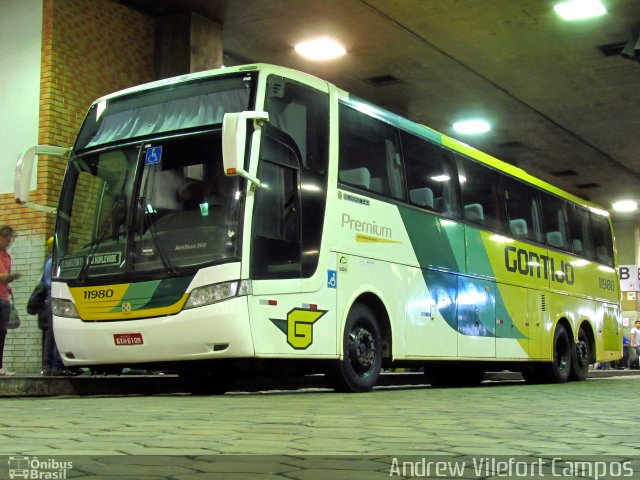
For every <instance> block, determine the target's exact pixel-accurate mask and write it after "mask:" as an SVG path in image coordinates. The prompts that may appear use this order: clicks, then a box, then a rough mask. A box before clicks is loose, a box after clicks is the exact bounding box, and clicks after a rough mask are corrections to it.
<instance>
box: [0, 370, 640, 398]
mask: <svg viewBox="0 0 640 480" xmlns="http://www.w3.org/2000/svg"><path fill="white" fill-rule="evenodd" d="M639 375H640V371H639V370H615V369H611V370H591V371H590V372H589V378H605V377H620V376H639ZM485 381H494V382H496V381H497V382H505V381H514V382H515V381H522V375H520V374H519V373H517V372H487V374H486V375H485ZM425 384H426V382H425V377H424V375H423V374H422V373H421V372H385V373H382V374H381V376H380V380H379V382H378V386H402V385H425ZM313 388H315V389H325V388H329V387H328V385H327V383H326V381H325V378H324V376H323V375H309V376H305V377H299V378H273V377H269V378H263V377H255V378H251V379H240V380H239V381H238V383H237V385H236V386H235V387H234V388H233V389H232V391H234V392H258V391H272V390H284V391H286V390H302V389H313ZM179 393H188V390H187V389H186V388H185V386H184V384H183V383H182V381H181V380H180V378H178V376H177V375H174V374H154V375H146V374H145V375H140V374H122V375H78V376H75V377H54V376H51V377H44V376H41V375H16V376H13V377H4V378H0V397H55V396H99V395H160V394H179Z"/></svg>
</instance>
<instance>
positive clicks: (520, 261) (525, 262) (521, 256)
mask: <svg viewBox="0 0 640 480" xmlns="http://www.w3.org/2000/svg"><path fill="white" fill-rule="evenodd" d="M504 266H505V268H506V269H507V271H509V272H513V273H516V272H517V273H519V274H520V275H526V276H529V277H536V278H544V279H545V280H551V281H552V282H556V283H566V284H567V285H573V284H574V282H575V272H574V270H573V265H571V263H569V262H565V261H564V260H560V261H558V260H557V259H555V258H553V257H549V256H548V255H539V254H537V253H535V252H530V251H528V250H525V249H524V248H516V247H514V246H512V245H507V246H506V247H504Z"/></svg>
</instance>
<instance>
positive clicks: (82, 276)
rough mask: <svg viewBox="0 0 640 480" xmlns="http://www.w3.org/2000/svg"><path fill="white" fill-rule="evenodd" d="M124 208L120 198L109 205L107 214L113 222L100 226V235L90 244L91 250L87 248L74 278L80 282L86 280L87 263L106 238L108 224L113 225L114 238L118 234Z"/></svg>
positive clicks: (124, 205)
mask: <svg viewBox="0 0 640 480" xmlns="http://www.w3.org/2000/svg"><path fill="white" fill-rule="evenodd" d="M125 209H126V202H125V200H124V199H120V200H117V201H115V202H113V205H112V206H111V211H110V212H109V214H110V215H111V218H112V219H113V223H112V224H111V225H110V224H109V223H108V222H107V223H105V224H104V226H103V227H102V231H101V232H100V235H98V237H97V238H96V241H95V242H94V244H93V245H91V250H89V253H88V254H87V256H86V257H85V258H84V263H83V264H82V268H80V271H79V272H78V276H77V277H76V280H79V281H81V282H84V281H85V280H86V278H87V273H88V272H89V264H90V263H91V257H93V255H94V254H95V253H96V250H97V249H98V246H99V245H100V244H101V243H102V242H103V241H104V239H105V238H107V234H108V233H109V226H112V227H113V238H114V239H116V238H118V237H119V236H120V232H119V230H120V227H121V226H122V224H123V223H124V222H123V220H124V218H125V217H126V210H125ZM116 213H117V215H118V216H117V217H116V216H115V215H116Z"/></svg>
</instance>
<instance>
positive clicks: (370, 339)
mask: <svg viewBox="0 0 640 480" xmlns="http://www.w3.org/2000/svg"><path fill="white" fill-rule="evenodd" d="M381 367H382V335H381V333H380V327H379V326H378V322H377V320H376V317H375V315H374V314H373V312H372V311H371V309H370V308H369V307H367V306H366V305H363V304H360V303H356V304H354V305H353V306H352V307H351V310H350V311H349V315H348V316H347V322H346V325H345V327H344V334H343V337H342V360H339V361H338V362H336V363H335V364H333V365H331V366H330V368H329V370H328V372H327V374H328V378H329V380H330V382H331V385H332V386H333V388H334V390H336V391H337V392H347V393H358V392H368V391H370V390H371V389H372V388H373V387H374V386H375V384H376V383H377V381H378V378H379V377H380V368H381Z"/></svg>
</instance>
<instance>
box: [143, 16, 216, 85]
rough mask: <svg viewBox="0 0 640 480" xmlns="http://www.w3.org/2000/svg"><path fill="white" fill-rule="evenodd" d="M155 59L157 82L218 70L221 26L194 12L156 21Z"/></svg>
mask: <svg viewBox="0 0 640 480" xmlns="http://www.w3.org/2000/svg"><path fill="white" fill-rule="evenodd" d="M155 56H156V62H155V63H156V76H157V78H159V79H160V78H168V77H173V76H175V75H182V74H185V73H193V72H200V71H203V70H211V69H214V68H219V67H220V66H221V65H222V26H221V25H220V24H218V23H216V22H213V21H211V20H208V19H206V18H204V17H203V16H201V15H198V14H197V13H194V12H183V13H178V14H176V15H170V16H168V17H162V18H159V19H158V20H157V24H156V52H155Z"/></svg>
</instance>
